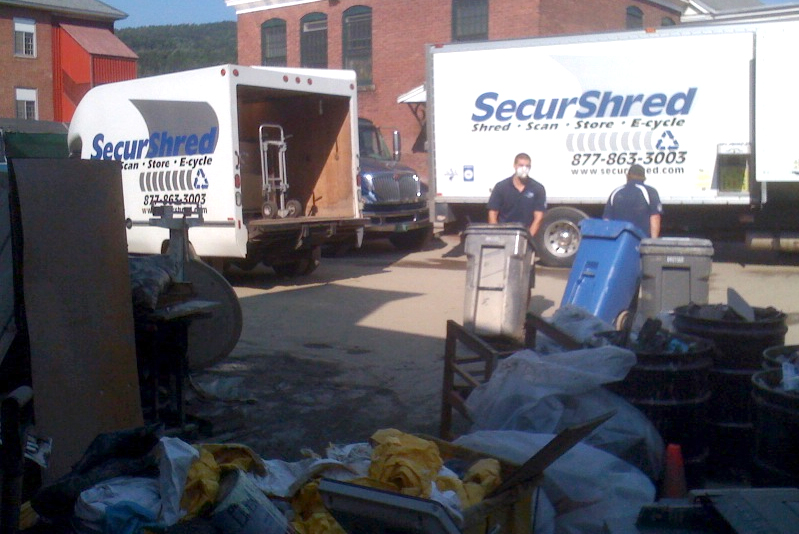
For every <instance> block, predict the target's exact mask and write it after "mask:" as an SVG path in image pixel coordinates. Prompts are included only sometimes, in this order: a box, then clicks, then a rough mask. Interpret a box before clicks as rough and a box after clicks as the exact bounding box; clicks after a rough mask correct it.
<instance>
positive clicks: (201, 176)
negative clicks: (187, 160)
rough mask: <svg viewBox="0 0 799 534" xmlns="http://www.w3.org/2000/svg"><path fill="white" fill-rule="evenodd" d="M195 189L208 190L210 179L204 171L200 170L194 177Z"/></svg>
mask: <svg viewBox="0 0 799 534" xmlns="http://www.w3.org/2000/svg"><path fill="white" fill-rule="evenodd" d="M194 189H208V178H207V177H206V176H205V173H204V172H203V170H202V169H198V170H197V174H195V175H194Z"/></svg>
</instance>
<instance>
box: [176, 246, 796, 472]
mask: <svg viewBox="0 0 799 534" xmlns="http://www.w3.org/2000/svg"><path fill="white" fill-rule="evenodd" d="M715 248H716V255H715V257H714V262H713V267H712V275H711V278H710V290H709V301H710V303H722V302H726V295H727V288H728V287H732V288H735V289H736V290H737V291H738V292H739V293H740V294H741V295H742V296H743V297H744V298H745V299H746V300H747V301H748V302H749V303H750V304H751V305H753V306H758V307H767V306H773V307H775V308H777V309H779V310H781V311H783V312H784V313H786V314H787V317H786V323H787V325H788V328H789V329H788V333H787V335H786V340H785V343H786V344H799V292H797V290H796V288H797V287H799V257H796V256H794V257H783V256H779V255H775V254H771V253H765V254H764V253H757V254H756V253H752V252H748V251H744V250H742V248H741V247H740V246H738V245H737V244H727V243H720V244H715ZM466 270H467V259H466V256H465V255H464V254H463V250H462V246H461V244H460V241H459V238H458V237H457V236H452V235H443V236H442V235H440V234H437V236H436V238H435V239H434V240H433V241H432V242H431V244H430V246H428V247H427V249H426V250H424V251H421V252H416V253H403V252H399V251H397V250H395V249H394V248H392V247H391V245H390V244H388V242H386V241H384V240H380V241H374V242H367V243H366V244H365V245H364V247H363V248H362V249H360V250H355V251H352V252H350V253H348V254H347V255H344V256H342V257H336V258H323V259H322V264H321V265H320V267H319V268H318V269H317V270H316V271H315V272H314V273H312V274H311V275H309V276H306V277H303V278H299V279H293V280H291V279H286V278H278V277H277V276H275V275H274V274H273V273H272V271H271V269H268V268H264V267H259V268H256V269H255V270H253V271H250V272H241V271H231V272H228V273H227V277H228V280H229V281H230V282H231V284H232V285H233V286H234V288H235V290H236V292H237V294H238V296H239V298H240V301H241V306H242V309H243V315H244V328H243V332H242V335H241V338H240V341H239V342H238V345H237V346H236V348H235V349H234V350H233V352H232V354H231V355H230V356H229V357H228V358H227V359H225V360H224V361H222V362H220V363H218V364H216V365H215V366H213V367H211V368H208V369H205V370H203V371H200V372H196V373H194V374H193V375H192V380H193V381H194V382H195V383H196V384H198V385H199V386H201V389H202V390H204V391H206V392H210V393H212V394H213V395H214V396H216V398H211V397H209V398H202V397H201V396H198V394H197V393H196V392H195V393H191V394H190V398H189V403H188V411H189V413H192V414H195V415H198V416H200V417H203V418H205V419H207V420H209V421H210V422H211V423H212V424H213V435H212V436H211V437H210V438H209V441H226V442H239V443H244V444H247V445H249V446H251V447H252V448H254V449H255V450H256V452H258V453H259V454H260V455H262V456H263V457H264V458H282V459H287V460H296V459H299V458H300V457H302V455H303V449H312V450H314V451H316V452H320V453H321V452H324V448H325V447H326V446H327V445H328V443H331V442H333V443H351V442H356V441H361V440H365V439H366V438H368V437H369V436H370V435H371V434H372V433H373V432H374V431H376V430H378V429H381V428H386V427H396V428H399V429H401V430H404V431H408V432H414V433H422V434H429V435H438V428H439V420H440V417H439V416H440V408H441V389H442V387H441V384H442V374H443V355H444V340H445V329H446V322H447V320H449V319H452V320H455V321H457V322H462V321H463V309H464V286H465V276H466ZM536 274H537V276H536V287H535V289H534V290H533V298H532V302H531V308H533V309H534V310H535V311H536V312H538V313H540V314H542V315H544V316H548V315H551V314H552V313H553V312H554V311H555V310H556V309H557V308H558V307H559V306H560V300H561V298H562V296H563V292H564V289H565V287H566V282H567V279H568V275H569V271H568V270H566V269H552V268H546V267H540V266H539V267H538V268H537V269H536Z"/></svg>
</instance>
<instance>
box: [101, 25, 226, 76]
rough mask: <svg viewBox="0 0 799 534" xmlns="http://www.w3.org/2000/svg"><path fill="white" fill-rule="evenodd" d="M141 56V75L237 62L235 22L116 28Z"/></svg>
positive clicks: (122, 37) (124, 40)
mask: <svg viewBox="0 0 799 534" xmlns="http://www.w3.org/2000/svg"><path fill="white" fill-rule="evenodd" d="M116 35H117V37H119V38H120V39H121V40H122V42H124V43H125V44H126V45H128V46H129V47H130V48H131V49H132V50H133V51H134V52H136V54H138V56H139V78H144V77H145V76H153V75H155V74H166V73H169V72H177V71H182V70H188V69H196V68H200V67H211V66H213V65H221V64H223V63H236V60H237V51H236V23H235V22H234V21H225V22H214V23H210V24H178V25H169V26H143V27H141V28H124V29H120V30H117V31H116Z"/></svg>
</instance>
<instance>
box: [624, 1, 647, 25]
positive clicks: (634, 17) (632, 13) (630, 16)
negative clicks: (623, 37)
mask: <svg viewBox="0 0 799 534" xmlns="http://www.w3.org/2000/svg"><path fill="white" fill-rule="evenodd" d="M626 27H627V29H628V30H634V29H636V28H643V27H644V12H643V11H641V10H640V9H638V8H637V7H635V6H630V7H628V8H627V25H626Z"/></svg>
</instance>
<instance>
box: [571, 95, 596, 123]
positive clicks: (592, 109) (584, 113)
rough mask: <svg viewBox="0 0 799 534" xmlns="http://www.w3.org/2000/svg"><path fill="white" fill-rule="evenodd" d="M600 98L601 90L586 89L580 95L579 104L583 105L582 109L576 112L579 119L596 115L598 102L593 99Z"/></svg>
mask: <svg viewBox="0 0 799 534" xmlns="http://www.w3.org/2000/svg"><path fill="white" fill-rule="evenodd" d="M597 98H599V91H586V92H585V93H583V94H582V95H580V100H579V102H578V103H579V104H580V106H581V107H582V109H581V110H580V111H578V112H577V113H575V114H574V116H575V117H577V118H578V119H587V118H588V117H593V116H595V115H594V114H595V113H596V103H595V102H593V100H592V99H597Z"/></svg>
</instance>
